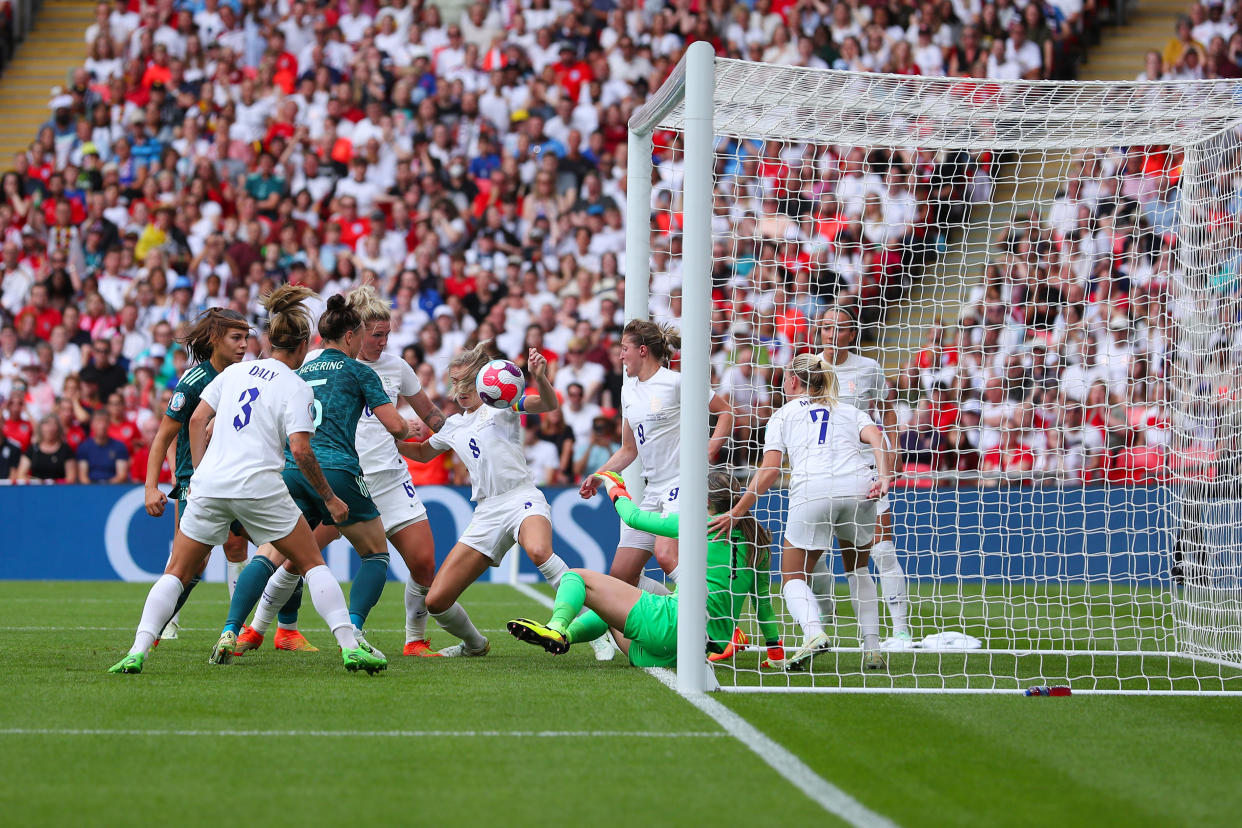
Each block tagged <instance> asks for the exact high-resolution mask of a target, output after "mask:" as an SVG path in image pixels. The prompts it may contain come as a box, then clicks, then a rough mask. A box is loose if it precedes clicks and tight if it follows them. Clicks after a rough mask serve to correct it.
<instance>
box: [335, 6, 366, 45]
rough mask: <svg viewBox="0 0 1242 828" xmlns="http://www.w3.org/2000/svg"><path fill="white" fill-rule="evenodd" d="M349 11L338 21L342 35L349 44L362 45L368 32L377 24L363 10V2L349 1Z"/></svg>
mask: <svg viewBox="0 0 1242 828" xmlns="http://www.w3.org/2000/svg"><path fill="white" fill-rule="evenodd" d="M348 8H349V11H347V12H346V13H345V14H342V15H341V16H340V18H339V19H338V20H337V21H336V25H337V26H339V27H340V29H341V34H342V35H344V36H345V41H346V42H347V43H361V42H362V38H363V36H364V35H366V31H367V29H368V28H370V27H371V25H372V24H373V23H374V22H375V21H374V19H373V18H372V17H371V15H369V14H367V13H366V12H365V11H363V9H362V0H349V7H348Z"/></svg>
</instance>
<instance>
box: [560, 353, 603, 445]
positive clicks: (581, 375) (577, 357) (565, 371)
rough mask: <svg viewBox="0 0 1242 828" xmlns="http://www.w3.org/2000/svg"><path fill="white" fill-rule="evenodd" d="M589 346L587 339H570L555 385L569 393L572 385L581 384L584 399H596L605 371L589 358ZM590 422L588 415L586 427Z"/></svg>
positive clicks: (562, 391) (564, 392) (601, 386)
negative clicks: (587, 356)
mask: <svg viewBox="0 0 1242 828" xmlns="http://www.w3.org/2000/svg"><path fill="white" fill-rule="evenodd" d="M589 347H590V343H588V342H587V341H586V340H585V339H581V338H579V337H574V338H572V339H570V340H569V344H568V345H567V346H566V347H565V350H564V351H563V353H564V354H565V359H564V360H563V362H562V364H561V367H560V368H559V369H558V370H557V372H556V382H555V383H554V387H555V388H556V390H557V391H560V392H561V393H562V394H565V395H568V394H569V388H570V386H572V385H580V386H581V387H582V390H583V395H584V396H583V399H585V400H594V399H596V398H597V396H598V395H599V392H600V389H601V388H603V387H604V373H605V372H604V366H602V365H600V364H599V363H598V362H590V361H588V360H587V358H586V355H587V349H588V348H589ZM590 424H591V418H590V417H587V419H586V424H585V426H584V428H589V427H590ZM571 425H572V424H571Z"/></svg>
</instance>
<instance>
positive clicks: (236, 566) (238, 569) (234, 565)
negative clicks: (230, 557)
mask: <svg viewBox="0 0 1242 828" xmlns="http://www.w3.org/2000/svg"><path fill="white" fill-rule="evenodd" d="M248 563H250V561H248V560H247V561H228V562H227V563H226V564H225V566H224V570H225V578H226V579H227V580H228V584H229V600H230V601H231V600H233V590H235V589H237V579H238V578H239V577H240V576H241V574H242V570H243V569H245V568H246V564H248Z"/></svg>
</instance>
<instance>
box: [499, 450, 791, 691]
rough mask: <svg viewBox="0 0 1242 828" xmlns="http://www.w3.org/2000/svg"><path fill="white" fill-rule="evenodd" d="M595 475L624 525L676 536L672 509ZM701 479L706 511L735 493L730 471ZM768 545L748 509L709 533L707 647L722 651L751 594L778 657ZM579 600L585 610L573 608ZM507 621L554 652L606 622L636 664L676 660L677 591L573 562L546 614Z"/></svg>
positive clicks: (717, 509) (609, 476)
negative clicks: (723, 534)
mask: <svg viewBox="0 0 1242 828" xmlns="http://www.w3.org/2000/svg"><path fill="white" fill-rule="evenodd" d="M597 477H599V479H600V480H601V481H603V484H604V488H605V489H606V490H607V492H608V496H609V497H610V498H612V502H613V504H614V505H615V506H616V507H617V514H619V515H620V516H621V520H623V521H625V523H626V525H628V526H631V527H633V528H634V529H638V530H640V531H643V532H650V533H652V534H654V535H660V536H663V537H666V538H675V537H677V527H678V523H677V519H678V516H677V515H675V514H671V515H657V514H654V513H651V512H644V511H642V510H641V509H639V508H638V507H637V506H635V505H634V503H633V501H632V500H630V495H629V492H627V491H626V490H625V482H624V481H623V480H622V479H621V478H620V476H618V475H617V474H615V473H613V472H606V473H603V474H599V475H597ZM707 487H708V494H707V508H708V511H709V512H710V513H711V514H720V513H723V512H727V511H729V509H731V508H733V506H734V504H736V503H737V500H738V498H739V497H740V496H741V493H740V492H739V491H738V490H737V488H736V486H735V484H734V481H733V478H732V477H730V476H729V475H727V474H724V473H723V472H712V473H711V474H710V475H709V476H708V478H707ZM771 545H772V533H771V532H769V531H768V530H767V528H766V527H764V525H763V524H761V523H760V522H759V521H757V520H755V518H754V517H753V516H749V515H748V516H747V519H746V520H744V521H742V522H739V523H737V524H735V525H734V527H733V531H732V533H731V534H730V535H729V537H728V538H727V539H724V538H709V539H708V544H707V651H708V652H709V653H721V652H724V651H725V648H726V647H727V646H728V645H729V641H730V638H731V637H732V635H733V630H734V628H735V627H736V626H737V618H738V615H739V614H740V613H741V610H742V607H743V605H744V604H745V602H746V599H747V597H753V598H754V599H755V608H756V613H757V614H758V616H759V627H760V630H761V632H762V634H763V637H764V641H765V642H766V644H767V646H768V658H769V660H776V661H778V662H779V660H780V659H783V658H784V652H783V651H782V650H781V642H780V628H779V627H778V626H777V623H776V618H775V615H774V614H773V612H772V601H771V598H770V597H769V595H770V588H769V580H768V579H769V575H768V571H769V563H768V561H769V554H770V552H769V550H770V548H771ZM584 606H585V607H588V608H589V610H591V611H588V612H585V613H583V614H582V615H581V616H579V615H578V614H579V613H580V612H582V609H583V607H584ZM508 626H509V632H510V633H512V634H513V636H514V637H515V638H518V639H521V640H522V641H528V642H530V643H531V644H537V645H539V646H541V647H543V648H544V649H545V650H547V651H548V652H550V653H553V654H554V655H560V654H561V653H565V652H567V651H568V650H569V647H570V645H571V644H577V643H580V642H583V641H591V640H593V639H595V638H598V637H599V636H601V635H603V634H604V633H605V632H607V631H608V628H609V627H611V628H612V634H613V638H615V639H616V642H617V646H618V647H620V648H621V652H623V653H625V654H626V655H627V656H629V659H630V663H631V664H633V665H634V666H635V667H672V666H674V665H676V663H677V595H676V593H674V594H673V595H653V594H651V593H649V592H643V591H642V590H640V589H639V588H638V587H636V586H631V585H630V584H628V583H626V582H625V581H621V580H618V579H617V578H613V577H612V576H611V575H605V574H604V573H602V572H592V571H590V570H586V569H575V570H572V571H570V572H568V573H566V574H565V575H564V576H562V578H561V584H560V587H559V588H558V589H557V590H556V606H555V607H554V609H553V611H552V619H551V620H550V621H548V622H547V623H546V624H540V623H538V622H536V621H531V620H529V619H526V618H518V619H516V620H514V621H510V622H509V625H508Z"/></svg>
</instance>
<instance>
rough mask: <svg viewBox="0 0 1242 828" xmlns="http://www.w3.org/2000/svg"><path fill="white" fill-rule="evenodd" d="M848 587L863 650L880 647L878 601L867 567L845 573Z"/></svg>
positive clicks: (873, 582)
mask: <svg viewBox="0 0 1242 828" xmlns="http://www.w3.org/2000/svg"><path fill="white" fill-rule="evenodd" d="M845 580H846V581H847V582H849V585H850V598H851V600H853V602H854V614H855V615H856V616H857V617H858V631H859V633H861V635H862V645H863V649H864V650H875V649H878V648H879V646H880V606H879V604H880V599H879V596H878V595H876V591H875V581H874V580H872V578H871V572H870V571H869V570H868V569H867V567H865V566H863V567H859V568H858V569H855V570H854V571H853V572H847V573H845Z"/></svg>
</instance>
